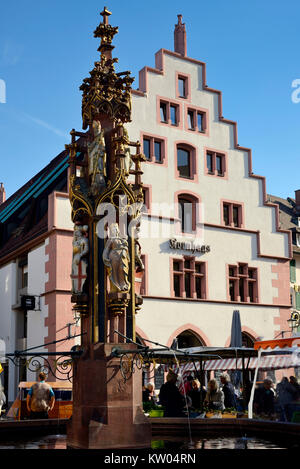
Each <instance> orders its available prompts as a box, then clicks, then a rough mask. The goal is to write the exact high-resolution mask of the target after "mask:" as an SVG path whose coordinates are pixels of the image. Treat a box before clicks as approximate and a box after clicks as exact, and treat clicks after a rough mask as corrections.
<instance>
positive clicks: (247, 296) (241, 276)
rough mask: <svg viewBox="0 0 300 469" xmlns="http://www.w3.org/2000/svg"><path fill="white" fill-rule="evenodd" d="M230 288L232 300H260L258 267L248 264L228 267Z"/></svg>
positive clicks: (251, 301)
mask: <svg viewBox="0 0 300 469" xmlns="http://www.w3.org/2000/svg"><path fill="white" fill-rule="evenodd" d="M228 277H229V278H228V280H229V281H228V288H229V292H228V293H229V298H230V300H231V301H241V302H250V303H257V302H258V285H257V278H258V277H257V269H256V268H255V267H248V265H247V264H238V266H229V267H228Z"/></svg>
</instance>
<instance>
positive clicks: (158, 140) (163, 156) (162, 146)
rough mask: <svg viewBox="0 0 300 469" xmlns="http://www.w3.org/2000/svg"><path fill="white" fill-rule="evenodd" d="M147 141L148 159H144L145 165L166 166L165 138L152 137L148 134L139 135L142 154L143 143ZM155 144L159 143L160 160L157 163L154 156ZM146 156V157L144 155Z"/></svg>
mask: <svg viewBox="0 0 300 469" xmlns="http://www.w3.org/2000/svg"><path fill="white" fill-rule="evenodd" d="M145 140H147V141H149V142H150V145H149V146H150V155H149V156H150V157H149V159H148V158H147V157H146V158H147V159H146V163H155V164H161V165H165V164H166V147H167V139H166V138H165V137H161V136H159V135H153V134H148V133H141V145H142V149H143V152H144V141H145ZM155 143H160V152H161V159H160V161H157V159H156V155H155ZM145 156H146V155H145Z"/></svg>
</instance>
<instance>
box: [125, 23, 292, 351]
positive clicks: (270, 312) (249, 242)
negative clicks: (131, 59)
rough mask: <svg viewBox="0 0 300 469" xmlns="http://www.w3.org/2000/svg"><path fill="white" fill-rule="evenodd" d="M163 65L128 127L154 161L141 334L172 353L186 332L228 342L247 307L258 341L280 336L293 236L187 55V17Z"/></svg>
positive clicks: (145, 230) (148, 79)
mask: <svg viewBox="0 0 300 469" xmlns="http://www.w3.org/2000/svg"><path fill="white" fill-rule="evenodd" d="M155 65H156V66H155V68H150V67H144V68H143V69H142V70H141V71H140V75H139V89H138V90H136V91H133V95H132V101H133V103H132V123H130V124H129V125H128V127H127V128H128V131H129V135H130V139H131V140H133V141H134V140H138V139H139V140H140V141H141V143H142V148H143V149H144V154H145V156H146V158H147V161H146V162H145V164H144V167H143V170H144V175H143V182H144V185H145V190H144V193H145V203H146V205H147V213H145V214H144V215H143V222H142V230H141V245H142V251H143V254H144V259H145V266H146V269H145V280H144V285H143V293H144V304H143V307H142V309H141V311H140V312H139V314H138V316H137V332H138V334H139V335H140V336H141V337H146V338H147V337H148V338H149V339H151V340H154V341H157V342H160V343H162V344H166V345H171V343H172V341H173V339H174V338H176V337H180V334H182V339H183V342H180V343H181V345H182V344H184V343H185V344H188V345H192V344H196V343H197V340H198V343H199V342H200V343H202V344H203V345H207V346H228V345H229V343H230V331H231V320H232V313H233V310H235V309H238V310H239V311H240V315H241V322H242V329H243V332H244V333H245V335H247V336H248V338H249V339H251V340H254V339H256V338H257V337H264V338H273V337H274V336H275V335H277V334H278V333H279V332H280V330H283V329H286V327H287V324H286V320H287V319H288V318H289V317H290V297H289V260H290V258H291V257H292V251H291V236H290V232H289V230H282V229H280V226H279V210H278V206H277V205H276V204H271V203H268V202H267V194H266V182H265V178H264V177H261V176H257V175H255V174H254V173H253V169H252V155H251V150H250V149H248V148H242V147H240V146H239V145H238V142H237V124H236V123H235V122H232V121H228V120H227V119H225V118H224V117H223V112H222V95H221V92H220V91H218V90H214V89H211V88H209V87H208V86H207V84H206V66H205V64H204V63H202V62H199V61H197V60H194V59H191V58H189V57H187V56H186V39H185V26H184V25H183V24H182V22H181V17H180V16H179V22H178V25H176V27H175V52H172V51H168V50H165V49H161V50H160V51H158V52H157V54H156V55H155ZM190 333H192V334H190ZM184 335H185V337H183V336H184ZM192 337H194V339H195V338H196V342H195V340H193V339H192Z"/></svg>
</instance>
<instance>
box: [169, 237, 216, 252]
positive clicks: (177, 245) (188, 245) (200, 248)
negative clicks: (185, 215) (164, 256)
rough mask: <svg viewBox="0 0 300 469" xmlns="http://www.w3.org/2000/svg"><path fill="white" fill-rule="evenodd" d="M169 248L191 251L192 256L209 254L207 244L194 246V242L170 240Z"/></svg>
mask: <svg viewBox="0 0 300 469" xmlns="http://www.w3.org/2000/svg"><path fill="white" fill-rule="evenodd" d="M169 246H170V248H171V249H182V250H183V251H191V252H192V254H194V253H195V252H202V254H204V253H206V252H210V246H208V245H207V244H195V243H194V241H177V239H175V238H172V239H170V240H169Z"/></svg>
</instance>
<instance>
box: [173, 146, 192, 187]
mask: <svg viewBox="0 0 300 469" xmlns="http://www.w3.org/2000/svg"><path fill="white" fill-rule="evenodd" d="M176 153H177V155H176V156H177V177H180V178H184V179H194V178H195V175H196V149H195V148H194V147H192V146H190V145H187V144H185V143H178V144H177V145H176Z"/></svg>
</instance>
